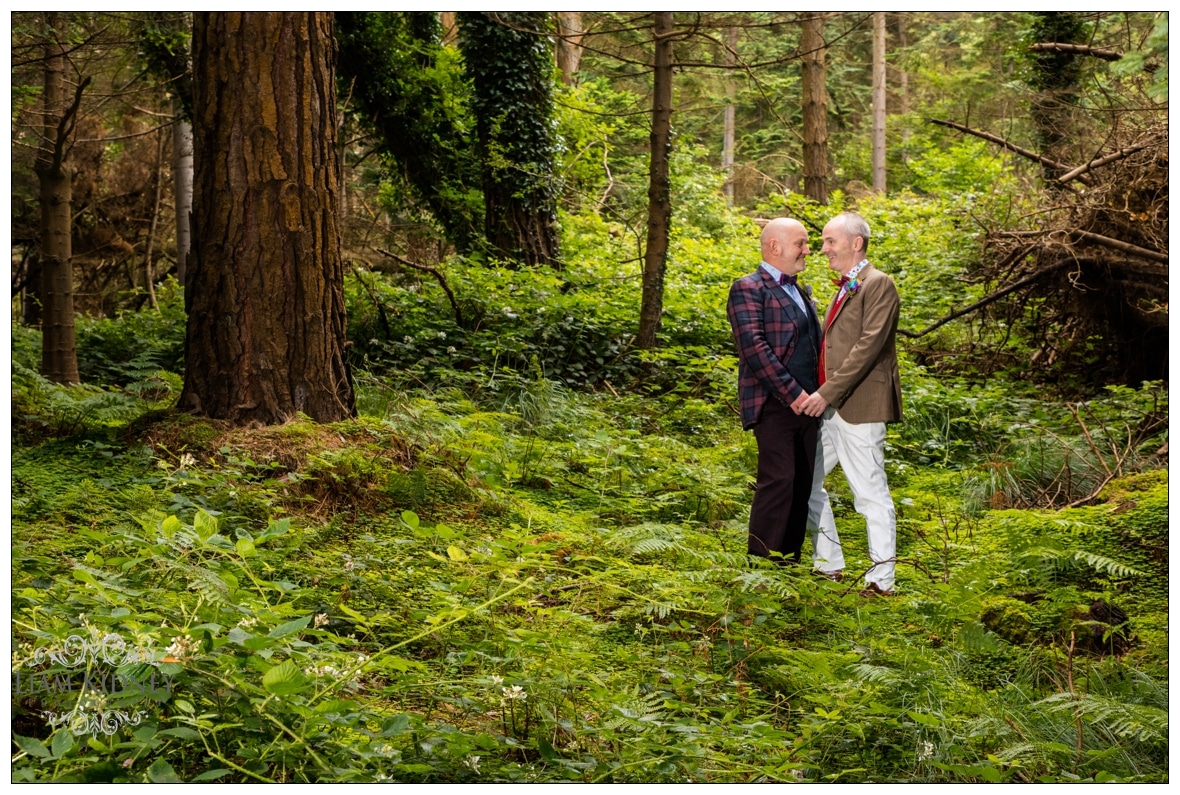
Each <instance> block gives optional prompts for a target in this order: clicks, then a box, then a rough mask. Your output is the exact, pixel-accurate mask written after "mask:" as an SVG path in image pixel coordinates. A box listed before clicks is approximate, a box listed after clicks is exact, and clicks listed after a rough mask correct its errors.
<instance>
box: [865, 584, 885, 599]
mask: <svg viewBox="0 0 1180 795" xmlns="http://www.w3.org/2000/svg"><path fill="white" fill-rule="evenodd" d="M860 595H861V596H863V597H865V598H870V597H874V596H893V591H887V590H885V589H884V588H882V587H881V586H880V585H877V583H875V582H871V583H869V586H868V587H867V588H865V589H864V590H863V591H861V592H860Z"/></svg>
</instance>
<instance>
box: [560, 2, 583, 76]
mask: <svg viewBox="0 0 1180 795" xmlns="http://www.w3.org/2000/svg"><path fill="white" fill-rule="evenodd" d="M557 33H558V39H557V68H558V69H559V70H560V71H561V82H563V83H565V84H566V85H567V86H572V85H573V84H574V75H576V74H577V73H578V64H579V63H581V62H582V33H583V31H582V12H581V11H558V12H557Z"/></svg>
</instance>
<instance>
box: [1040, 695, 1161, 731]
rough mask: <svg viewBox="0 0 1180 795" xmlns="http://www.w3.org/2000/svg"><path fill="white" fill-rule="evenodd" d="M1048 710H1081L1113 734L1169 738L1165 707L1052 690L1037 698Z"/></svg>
mask: <svg viewBox="0 0 1180 795" xmlns="http://www.w3.org/2000/svg"><path fill="white" fill-rule="evenodd" d="M1039 703H1040V704H1043V705H1045V706H1046V707H1048V709H1049V711H1050V712H1053V713H1061V712H1071V713H1072V712H1080V713H1081V715H1082V716H1083V717H1084V718H1086V719H1088V721H1089V722H1090V723H1093V724H1097V725H1100V726H1103V727H1105V728H1106V729H1107V730H1108V731H1109V732H1110V733H1111V734H1113V735H1114V736H1115V737H1119V738H1121V739H1124V740H1135V741H1137V742H1142V743H1163V742H1167V740H1168V713H1167V711H1166V710H1162V709H1157V708H1155V707H1149V706H1145V705H1143V704H1129V703H1126V702H1124V701H1116V700H1115V699H1110V698H1105V697H1103V696H1096V695H1093V694H1092V693H1082V694H1078V693H1055V694H1053V695H1051V696H1049V697H1048V698H1046V699H1043V700H1041V701H1040V702H1039Z"/></svg>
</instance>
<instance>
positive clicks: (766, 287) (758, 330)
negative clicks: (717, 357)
mask: <svg viewBox="0 0 1180 795" xmlns="http://www.w3.org/2000/svg"><path fill="white" fill-rule="evenodd" d="M798 289H799V292H800V294H801V295H802V296H803V302H804V304H806V305H807V307H808V312H809V313H810V316H811V320H812V322H813V323H816V324H817V326H818V323H819V319H818V317H817V316H816V314H815V307H814V305H813V304H812V301H811V296H809V295H808V294H807V292H806V291H805V290H804V289H803V287H802V286H800V287H799V288H798ZM725 309H726V313H727V314H728V315H729V325H730V326H731V327H732V328H733V340H734V343H735V344H736V345H737V354H738V397H739V399H740V401H741V407H742V427H743V428H745V429H746V430H749V429H750V428H752V427H754V426H755V425H757V424H758V418H759V417H760V416H761V415H762V407H763V406H764V405H766V401H767V400H768V399H770V397H771V395H774V396H775V399H777V400H780V401H782V403H783V405H787V406H789V405H791V403H793V402H794V400H795V398H797V397H799V393H800V392H802V391H803V386H802V385H801V384H800V383H799V382H798V381H796V380H795V379H794V378H793V377H792V376H791V373H790V372H789V371H788V370H787V367H786V364H785V362H786V361H787V360H789V359H790V358H791V354H793V353H794V352H795V345H796V343H797V342H798V341H799V329H798V326H796V325H795V318H796V316H797V313H799V312H800V311H801V310H800V309H799V306H798V305H797V304H796V303H795V302H794V301H792V300H791V297H790V296H789V295H787V293H786V290H784V289H783V288H782V287H781V286H780V285H779V284H778V282H776V281H775V279H774V277H773V276H771V275H770V274H769V273H768V272H767V271H766V269H765V268H763V267H759V268H758V270H757V271H755V272H754V273H751V274H750V275H748V276H743V277H742V278H740V279H738V280H737V281H735V282H734V283H733V285H732V286H730V288H729V302H728V303H727V304H726V308H725Z"/></svg>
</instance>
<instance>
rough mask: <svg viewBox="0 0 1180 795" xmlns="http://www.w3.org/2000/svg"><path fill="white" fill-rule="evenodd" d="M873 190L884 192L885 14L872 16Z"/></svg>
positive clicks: (882, 12) (876, 13) (877, 13)
mask: <svg viewBox="0 0 1180 795" xmlns="http://www.w3.org/2000/svg"><path fill="white" fill-rule="evenodd" d="M873 190H874V191H876V192H877V193H884V192H885V12H884V11H877V12H874V14H873Z"/></svg>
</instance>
